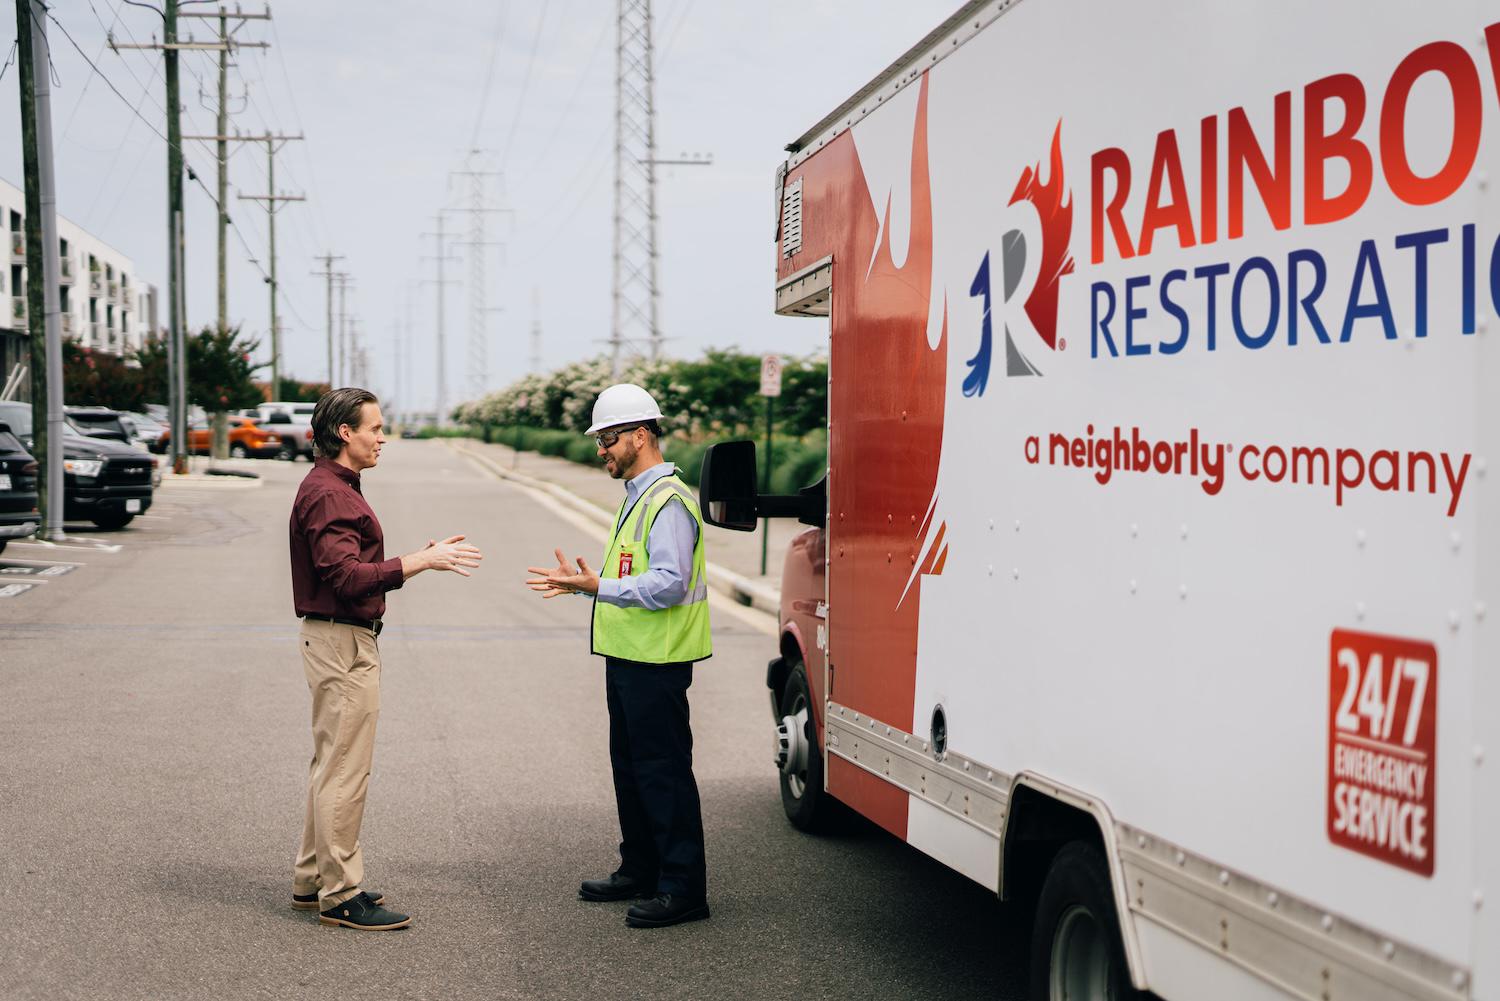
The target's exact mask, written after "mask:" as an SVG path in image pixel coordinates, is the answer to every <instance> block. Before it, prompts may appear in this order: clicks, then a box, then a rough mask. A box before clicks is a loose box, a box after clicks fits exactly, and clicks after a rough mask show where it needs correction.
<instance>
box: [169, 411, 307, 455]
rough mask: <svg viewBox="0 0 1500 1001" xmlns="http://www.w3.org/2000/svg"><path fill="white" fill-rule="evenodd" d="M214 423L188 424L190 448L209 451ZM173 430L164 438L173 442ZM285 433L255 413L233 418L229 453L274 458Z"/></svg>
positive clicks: (202, 453) (230, 424)
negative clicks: (261, 421) (265, 424)
mask: <svg viewBox="0 0 1500 1001" xmlns="http://www.w3.org/2000/svg"><path fill="white" fill-rule="evenodd" d="M213 437H214V434H213V427H212V426H210V425H209V424H207V423H204V424H200V425H198V426H197V427H190V428H188V451H189V452H192V453H193V454H194V455H207V454H209V452H210V451H212V447H213ZM171 440H172V434H171V432H170V431H168V432H167V433H165V434H164V435H162V441H163V442H164V443H167V444H170V442H171ZM281 447H282V445H281V436H280V435H278V434H276V433H275V432H273V431H268V430H266V429H265V428H263V427H261V426H260V425H259V424H258V423H257V422H256V420H255V419H254V418H253V417H231V418H229V454H230V455H231V456H233V457H234V458H236V459H244V458H257V459H263V458H270V457H271V456H274V455H277V454H279V453H280V452H281Z"/></svg>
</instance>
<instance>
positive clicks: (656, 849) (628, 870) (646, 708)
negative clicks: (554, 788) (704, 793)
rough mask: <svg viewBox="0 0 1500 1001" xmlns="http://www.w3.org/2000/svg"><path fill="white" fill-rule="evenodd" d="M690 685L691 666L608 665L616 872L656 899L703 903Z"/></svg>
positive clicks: (608, 662)
mask: <svg viewBox="0 0 1500 1001" xmlns="http://www.w3.org/2000/svg"><path fill="white" fill-rule="evenodd" d="M692 683H693V665H692V664H639V663H636V662H635V661H629V660H620V659H618V658H615V657H606V658H605V670H604V689H605V694H606V698H607V700H608V704H609V762H610V765H611V767H612V768H613V769H614V778H615V805H616V807H617V808H618V809H619V811H620V872H621V873H624V874H625V875H628V876H632V877H634V878H635V879H637V880H639V881H641V882H642V883H644V884H645V885H646V886H648V887H650V886H652V885H653V884H654V885H655V886H656V890H657V892H658V893H670V894H671V895H673V896H674V897H688V898H699V897H706V896H707V891H708V871H707V868H706V865H705V863H704V857H703V813H702V809H701V808H700V806H699V803H698V783H697V782H695V781H693V731H692V728H691V727H690V726H689V724H688V700H687V690H688V686H689V685H691V684H692Z"/></svg>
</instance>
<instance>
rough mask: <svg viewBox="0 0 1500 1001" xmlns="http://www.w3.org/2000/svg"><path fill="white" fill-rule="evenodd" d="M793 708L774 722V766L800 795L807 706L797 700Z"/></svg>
mask: <svg viewBox="0 0 1500 1001" xmlns="http://www.w3.org/2000/svg"><path fill="white" fill-rule="evenodd" d="M793 708H794V710H795V711H794V712H792V713H790V714H788V715H786V716H783V717H781V721H780V722H779V723H777V724H776V734H775V740H774V748H775V755H776V767H777V768H779V769H780V770H781V774H782V775H785V776H786V778H787V781H788V782H789V783H790V784H791V786H792V791H793V793H795V794H796V795H798V796H800V795H801V794H802V787H803V783H804V782H805V781H806V779H807V706H806V705H805V704H803V703H801V702H800V700H799V703H798V704H797V705H796V706H794V707H793Z"/></svg>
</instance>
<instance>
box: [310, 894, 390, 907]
mask: <svg viewBox="0 0 1500 1001" xmlns="http://www.w3.org/2000/svg"><path fill="white" fill-rule="evenodd" d="M383 903H385V894H381V895H380V899H379V900H377V901H375V906H376V907H379V906H380V905H381V904H383ZM317 909H318V902H317V901H316V900H293V901H292V910H294V911H315V910H317Z"/></svg>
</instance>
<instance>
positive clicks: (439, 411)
mask: <svg viewBox="0 0 1500 1001" xmlns="http://www.w3.org/2000/svg"><path fill="white" fill-rule="evenodd" d="M422 235H423V237H427V238H431V239H435V240H436V241H437V254H436V256H428V257H426V258H424V259H425V260H435V261H437V279H436V280H431V279H427V280H424V281H423V284H424V285H436V286H437V399H436V402H435V404H434V407H433V408H434V410H435V412H436V422H437V426H438V427H442V426H443V425H444V424H446V423H447V422H448V354H447V346H446V343H445V341H444V339H443V333H444V331H443V324H444V319H445V317H444V314H445V313H446V312H447V310H446V308H445V307H446V306H447V295H446V292H445V291H444V290H445V288H446V287H447V286H449V285H456V284H458V283H457V282H456V281H454V280H453V279H448V278H444V277H443V264H444V263H445V262H447V261H452V260H457V258H454V257H449V256H448V246H447V244H446V243H445V242H444V240H445V234H444V232H443V213H442V212H439V213H438V214H437V232H436V233H423V234H422Z"/></svg>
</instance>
